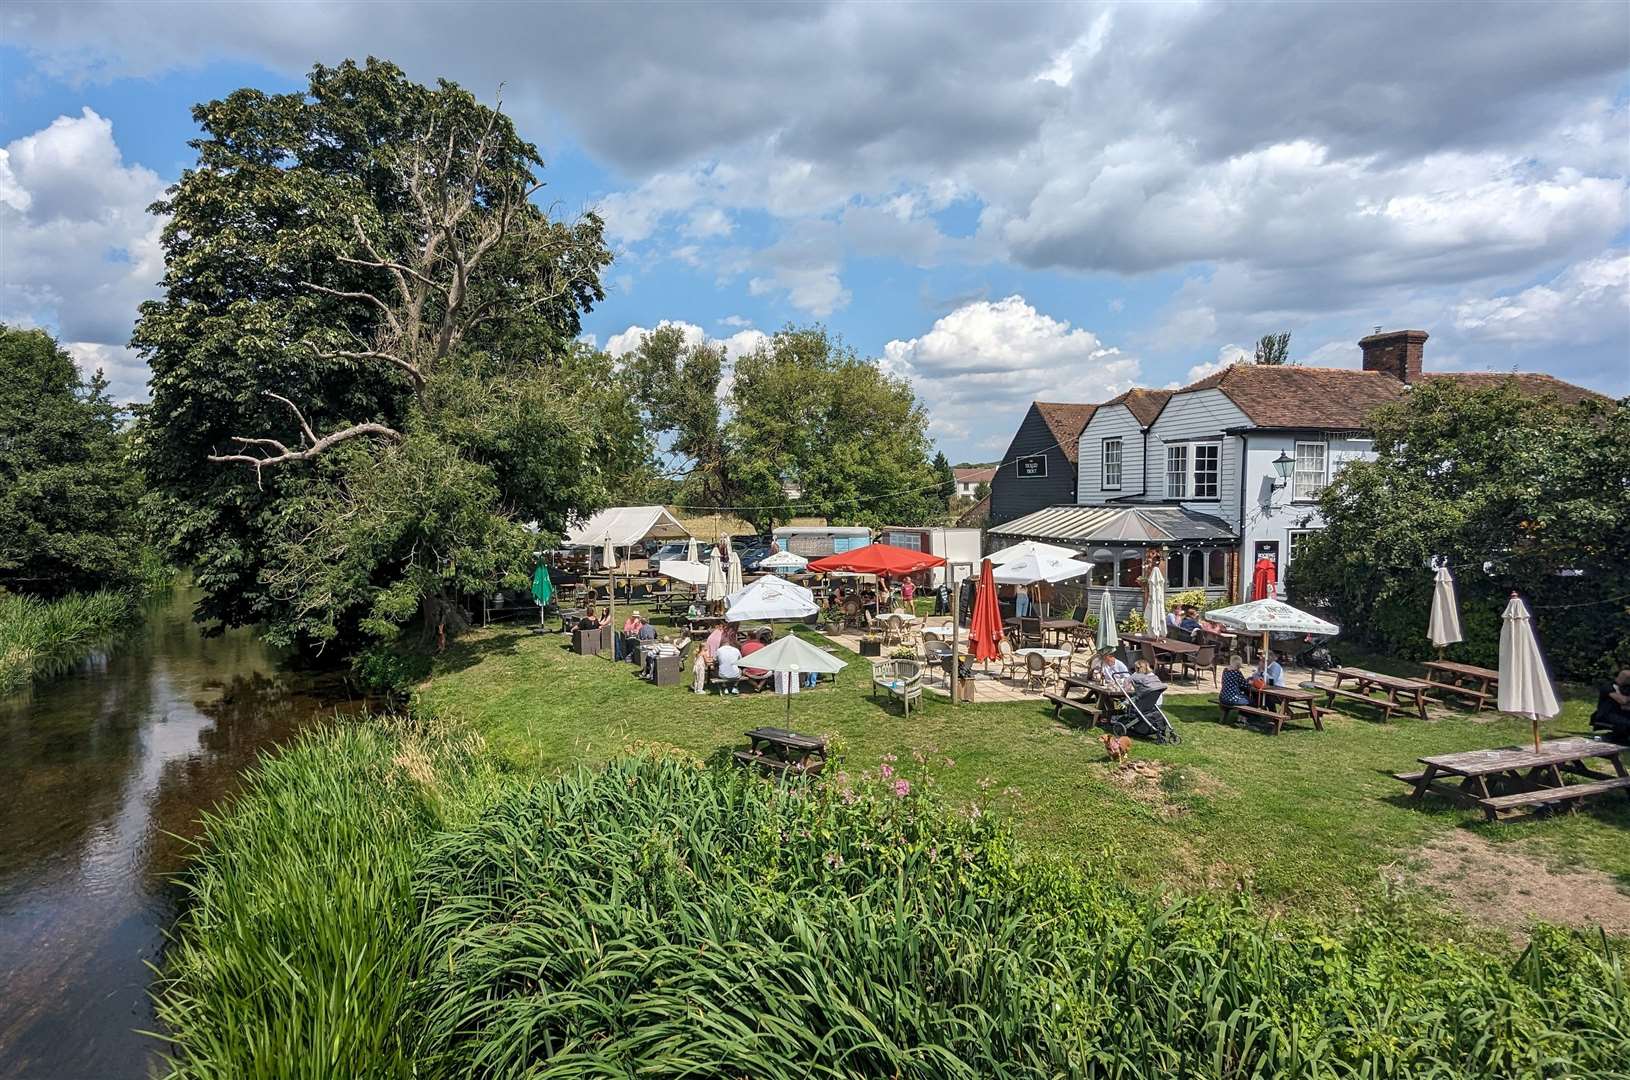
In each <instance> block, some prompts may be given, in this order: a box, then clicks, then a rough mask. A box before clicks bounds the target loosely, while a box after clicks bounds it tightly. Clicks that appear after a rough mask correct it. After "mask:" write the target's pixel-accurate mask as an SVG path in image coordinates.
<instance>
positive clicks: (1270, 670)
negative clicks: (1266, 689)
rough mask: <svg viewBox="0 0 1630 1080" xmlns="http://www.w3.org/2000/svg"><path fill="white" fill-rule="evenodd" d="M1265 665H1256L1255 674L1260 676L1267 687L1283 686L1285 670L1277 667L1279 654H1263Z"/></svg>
mask: <svg viewBox="0 0 1630 1080" xmlns="http://www.w3.org/2000/svg"><path fill="white" fill-rule="evenodd" d="M1262 658H1263V659H1264V660H1265V661H1267V663H1265V664H1261V665H1258V667H1257V669H1256V673H1257V674H1258V675H1260V676H1262V681H1263V682H1265V683H1267V684H1268V685H1269V686H1284V685H1285V669H1284V668H1283V667H1281V666H1280V665H1279V654H1278V653H1275V652H1270V653H1264V654H1263V657H1262Z"/></svg>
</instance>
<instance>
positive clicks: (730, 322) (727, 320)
mask: <svg viewBox="0 0 1630 1080" xmlns="http://www.w3.org/2000/svg"><path fill="white" fill-rule="evenodd" d="M719 325H720V326H752V325H753V320H751V319H749V318H746V317H745V316H742V315H726V316H725V317H724V318H722V319H720V320H719Z"/></svg>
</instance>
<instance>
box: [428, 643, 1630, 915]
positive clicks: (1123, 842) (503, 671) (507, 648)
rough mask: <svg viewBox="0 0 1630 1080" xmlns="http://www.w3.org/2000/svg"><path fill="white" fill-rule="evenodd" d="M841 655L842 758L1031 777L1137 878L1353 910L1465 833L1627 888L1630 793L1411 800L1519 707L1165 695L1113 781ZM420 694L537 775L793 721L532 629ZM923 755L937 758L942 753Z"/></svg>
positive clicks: (1030, 819)
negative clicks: (1527, 816)
mask: <svg viewBox="0 0 1630 1080" xmlns="http://www.w3.org/2000/svg"><path fill="white" fill-rule="evenodd" d="M841 655H842V656H843V658H844V659H845V660H848V661H849V662H850V666H849V667H848V668H846V669H845V670H844V672H843V673H842V674H841V675H840V676H839V681H838V685H837V686H836V687H835V688H829V687H826V686H823V687H822V688H821V689H819V690H816V691H813V692H806V693H803V694H800V695H798V696H797V697H795V698H794V699H793V701H792V721H791V726H792V727H793V728H794V729H795V730H799V731H804V732H811V733H820V734H824V735H827V736H829V737H832V738H834V739H835V740H837V745H838V747H839V748H840V750H841V752H842V754H843V762H842V765H841V767H842V768H845V769H848V770H850V771H860V770H865V769H874V768H876V767H877V766H878V764H879V762H880V761H881V760H882V759H883V757H884V755H888V754H894V755H897V756H898V758H899V760H898V762H896V763H895V767H896V768H898V769H899V770H900V771H901V772H902V774H903V775H905V776H907V777H908V778H910V779H912V780H913V782H921V781H922V780H923V779H924V778H925V775H926V774H927V773H928V772H930V771H931V773H932V780H933V782H934V783H935V784H937V785H938V786H939V787H940V789H941V790H942V791H944V792H946V793H948V794H950V795H952V796H953V797H957V798H963V797H969V798H971V797H972V796H974V795H975V794H977V793H978V792H979V791H980V790H981V784H982V783H984V784H986V785H987V786H988V787H989V789H990V791H991V792H993V793H994V792H1002V791H1007V789H1016V790H1012V791H1007V793H1006V794H1004V795H1002V796H1001V797H1000V798H998V799H997V800H996V802H997V805H998V806H1001V807H1004V808H1005V809H1006V810H1007V811H1008V812H1009V813H1010V814H1011V815H1012V816H1013V818H1014V820H1015V822H1016V824H1017V826H1018V828H1019V831H1020V834H1021V836H1022V837H1024V838H1025V839H1026V840H1028V841H1029V842H1030V843H1031V844H1032V845H1034V846H1035V848H1036V849H1038V850H1043V851H1047V852H1050V853H1053V854H1059V855H1064V856H1066V857H1076V858H1082V859H1094V858H1102V857H1104V852H1106V851H1107V850H1111V849H1112V850H1113V851H1114V852H1115V853H1116V857H1118V858H1119V859H1120V861H1121V863H1122V866H1123V868H1124V870H1125V872H1126V873H1127V874H1128V876H1130V877H1131V878H1132V879H1133V880H1135V881H1138V882H1141V883H1149V884H1154V883H1172V884H1177V885H1181V886H1184V887H1187V888H1191V889H1192V888H1214V889H1232V888H1239V887H1243V888H1245V889H1247V890H1248V891H1251V892H1253V893H1255V894H1257V895H1258V896H1260V897H1261V898H1263V899H1265V900H1267V901H1268V902H1269V903H1270V904H1273V905H1285V906H1290V907H1295V908H1298V909H1301V910H1307V911H1330V912H1338V911H1343V910H1351V908H1352V905H1353V903H1354V902H1355V901H1356V900H1359V899H1361V898H1363V897H1366V896H1369V895H1372V894H1373V893H1374V892H1375V891H1376V890H1377V889H1378V888H1379V884H1380V881H1381V870H1382V868H1384V867H1387V866H1389V865H1394V864H1399V863H1406V862H1408V861H1409V860H1410V859H1411V858H1412V857H1413V856H1414V853H1416V852H1417V851H1418V850H1419V849H1420V848H1421V847H1422V846H1423V845H1425V844H1426V843H1428V842H1430V841H1431V840H1433V839H1435V838H1437V839H1441V838H1444V837H1453V836H1455V835H1457V834H1458V835H1472V836H1476V837H1480V838H1482V839H1483V840H1486V841H1489V842H1493V843H1496V844H1509V845H1514V847H1515V848H1516V849H1517V850H1519V851H1521V852H1522V853H1523V854H1525V855H1526V856H1528V857H1529V858H1531V859H1537V860H1539V861H1540V862H1542V863H1545V864H1546V865H1548V866H1552V867H1562V866H1567V865H1579V866H1585V867H1591V868H1595V869H1597V870H1601V871H1604V872H1605V873H1607V874H1608V875H1610V876H1611V878H1612V879H1613V880H1614V881H1615V882H1616V883H1617V885H1618V887H1619V888H1620V889H1621V890H1623V891H1630V844H1626V843H1625V839H1626V830H1627V828H1630V809H1627V803H1626V801H1625V800H1623V799H1615V800H1610V801H1601V800H1599V801H1597V802H1596V803H1594V804H1593V805H1591V806H1590V807H1589V808H1587V809H1585V810H1584V811H1582V812H1580V813H1576V814H1571V815H1563V816H1560V817H1556V818H1550V819H1545V820H1537V821H1530V822H1526V823H1505V824H1502V825H1498V826H1488V825H1485V824H1484V823H1483V822H1482V818H1481V815H1480V814H1473V813H1471V812H1468V811H1464V810H1459V809H1454V808H1450V807H1448V806H1446V805H1445V804H1444V803H1443V802H1442V801H1441V800H1431V801H1429V802H1428V804H1427V806H1426V808H1424V809H1422V808H1420V807H1416V806H1413V805H1409V804H1407V803H1406V802H1405V799H1404V797H1405V796H1406V794H1407V790H1408V789H1407V788H1405V787H1404V785H1402V784H1400V783H1399V782H1398V781H1397V780H1394V779H1392V778H1391V776H1390V775H1389V774H1390V773H1391V772H1393V771H1403V770H1406V769H1409V768H1411V767H1413V763H1414V761H1415V758H1416V757H1418V756H1420V755H1423V754H1436V753H1448V752H1453V751H1458V750H1471V749H1483V748H1488V747H1494V746H1502V745H1507V744H1510V743H1514V742H1520V741H1521V740H1522V739H1524V738H1526V736H1527V730H1528V729H1527V724H1526V722H1524V721H1520V720H1516V719H1514V718H1511V717H1505V716H1499V715H1497V714H1493V713H1488V712H1485V713H1483V714H1482V716H1481V717H1480V718H1474V717H1472V716H1471V715H1470V714H1455V715H1453V716H1452V717H1446V718H1443V719H1434V720H1432V721H1429V722H1426V723H1422V722H1420V721H1419V720H1418V719H1400V720H1398V721H1397V722H1395V723H1390V724H1387V723H1381V722H1379V721H1375V720H1369V719H1359V718H1354V717H1348V716H1343V715H1340V714H1332V715H1330V716H1328V717H1327V718H1326V720H1325V728H1326V730H1325V731H1324V732H1323V733H1322V734H1321V733H1318V732H1314V731H1311V730H1303V729H1297V730H1294V731H1293V730H1291V729H1289V728H1287V729H1286V731H1285V733H1284V734H1283V735H1281V736H1279V737H1277V738H1274V737H1271V736H1266V735H1263V734H1259V733H1257V732H1254V731H1248V730H1242V729H1238V728H1233V727H1226V726H1223V725H1220V724H1218V723H1217V722H1216V715H1217V710H1216V706H1215V704H1214V698H1211V697H1202V696H1193V697H1187V696H1177V697H1169V698H1168V700H1169V701H1170V702H1172V704H1171V705H1170V707H1169V708H1168V710H1167V711H1168V715H1170V716H1171V717H1172V719H1173V720H1174V721H1175V722H1176V723H1177V725H1178V726H1179V728H1180V729H1181V731H1182V734H1183V742H1182V744H1181V745H1179V746H1169V747H1168V746H1157V745H1153V744H1151V743H1147V742H1139V743H1137V745H1136V746H1135V748H1134V750H1133V756H1134V757H1135V758H1137V759H1140V760H1144V761H1150V762H1156V763H1159V764H1161V765H1162V766H1164V769H1163V772H1162V775H1161V776H1160V777H1159V778H1158V779H1151V780H1150V781H1149V782H1147V783H1144V784H1141V785H1133V786H1131V787H1128V786H1126V785H1124V784H1122V783H1118V782H1116V780H1115V779H1112V773H1113V771H1114V770H1113V768H1112V766H1111V765H1110V763H1109V762H1108V760H1107V759H1106V755H1105V753H1104V751H1103V748H1102V747H1101V746H1100V745H1099V743H1098V741H1097V735H1096V733H1095V732H1092V731H1088V730H1085V729H1083V728H1078V727H1070V726H1066V725H1064V724H1060V723H1058V722H1056V721H1054V720H1053V718H1052V715H1051V710H1050V708H1048V707H1044V706H1043V705H1042V704H1030V703H1022V704H994V703H992V704H979V703H974V704H964V705H960V706H957V707H952V706H951V705H950V704H949V703H948V702H947V701H945V700H944V699H940V698H936V697H934V696H933V695H925V699H924V707H923V708H922V710H921V711H920V712H919V711H916V710H913V713H912V716H911V719H910V722H909V723H908V722H906V721H905V720H903V719H902V718H901V715H900V713H899V710H898V706H893V707H889V706H886V705H885V703H884V702H883V701H881V700H878V701H873V700H872V698H871V697H870V679H869V672H870V668H869V666H868V664H867V663H866V662H863V661H861V660H860V658H859V657H856V656H853V655H852V654H848V653H842V654H841ZM1343 658H1344V659H1345V660H1348V661H1349V662H1352V661H1353V660H1354V659H1356V658H1353V657H1349V656H1347V655H1346V654H1345V653H1344V654H1343ZM1365 663H1367V664H1369V665H1370V666H1376V667H1380V666H1382V665H1381V662H1380V661H1376V660H1373V659H1366V660H1365ZM1394 670H1397V669H1396V668H1395V669H1394ZM420 700H421V702H422V704H423V705H424V706H427V707H428V708H430V709H432V710H433V711H436V712H438V713H441V714H443V715H456V716H458V717H461V718H463V719H464V720H466V721H468V722H469V723H471V724H473V725H474V727H475V728H476V729H477V730H478V731H480V732H481V733H482V734H483V735H484V736H485V737H486V739H487V741H488V744H489V746H490V748H491V750H492V751H493V752H494V753H495V754H497V755H498V757H499V758H500V760H501V761H502V762H503V763H504V764H505V765H507V766H508V767H510V768H513V769H515V770H517V771H520V772H525V773H537V774H549V773H553V772H558V771H560V770H563V769H567V768H569V767H571V766H573V765H575V764H577V763H580V762H600V761H603V760H605V759H607V758H609V757H611V756H614V755H615V754H616V753H617V752H618V751H620V750H621V749H622V748H623V747H624V746H625V745H626V744H628V743H630V742H633V741H660V742H667V743H672V744H674V745H677V746H680V747H683V748H685V749H688V750H691V751H694V752H696V753H698V754H702V755H709V754H712V753H714V752H715V751H718V750H720V749H723V748H733V747H737V746H740V745H743V740H742V738H741V733H742V732H744V731H746V730H747V729H749V728H752V727H756V726H759V725H762V724H772V723H773V724H779V723H780V722H781V720H782V717H783V707H784V703H783V701H782V700H781V699H778V698H776V697H774V696H773V695H768V694H766V695H759V696H749V695H744V696H741V697H731V698H720V697H717V696H711V695H710V696H707V697H698V696H696V695H693V694H691V693H690V692H689V691H688V690H686V689H685V688H682V687H662V688H658V687H653V686H649V685H647V684H645V683H644V682H642V681H641V680H639V679H638V678H636V677H635V674H634V671H633V668H632V665H629V664H616V663H613V662H611V661H609V660H606V659H603V658H601V657H579V656H575V655H573V654H572V653H570V652H569V651H568V650H567V648H566V638H565V637H563V636H561V635H553V634H550V635H535V634H532V633H530V632H527V631H525V630H520V629H492V630H486V631H481V632H478V633H475V634H472V635H471V636H470V637H469V638H467V639H466V640H464V641H463V642H461V643H460V644H459V645H457V646H456V647H454V648H452V649H450V650H449V651H448V653H447V654H446V655H445V656H444V657H443V658H442V659H441V661H440V662H439V664H438V666H437V669H436V671H435V673H434V674H433V676H432V677H431V679H430V680H428V681H427V682H426V683H425V684H424V685H423V687H422V688H421V694H420ZM1593 703H1594V699H1593V698H1592V699H1589V700H1587V697H1586V696H1585V694H1584V692H1583V691H1582V690H1580V689H1577V688H1576V689H1575V690H1574V691H1573V692H1570V693H1568V694H1567V696H1566V702H1565V704H1566V707H1565V710H1564V712H1563V714H1562V715H1561V716H1559V717H1557V718H1555V720H1554V721H1553V722H1552V723H1550V724H1548V725H1546V726H1545V728H1544V733H1545V734H1546V735H1548V736H1549V735H1561V734H1565V733H1569V732H1580V731H1583V730H1586V729H1587V728H1588V720H1587V718H1588V716H1589V713H1590V709H1591V707H1592V705H1593ZM914 752H919V753H922V754H924V755H926V756H928V758H929V766H928V767H925V766H924V765H922V764H919V762H918V761H917V760H915V758H914V756H913V755H914ZM947 758H949V759H951V760H952V761H953V762H954V764H953V765H949V766H948V765H947V764H946V761H945V759H947Z"/></svg>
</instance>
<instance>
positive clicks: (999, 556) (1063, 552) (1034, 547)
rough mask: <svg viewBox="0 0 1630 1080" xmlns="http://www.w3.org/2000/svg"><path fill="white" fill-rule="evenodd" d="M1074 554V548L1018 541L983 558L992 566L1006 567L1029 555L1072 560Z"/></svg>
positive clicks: (1032, 541) (1034, 541)
mask: <svg viewBox="0 0 1630 1080" xmlns="http://www.w3.org/2000/svg"><path fill="white" fill-rule="evenodd" d="M1075 554H1076V552H1075V549H1074V548H1067V547H1059V546H1058V545H1057V544H1043V543H1041V542H1039V541H1036V540H1020V541H1019V542H1018V543H1017V544H1011V545H1009V546H1008V547H1005V548H1003V549H1002V550H1000V551H993V552H991V553H990V554H989V555H986V556H985V558H987V559H989V560H990V563H991V565H992V566H1006V565H1007V564H1008V563H1010V562H1017V561H1018V560H1019V559H1023V558H1027V557H1029V556H1031V555H1037V556H1041V557H1043V558H1051V559H1073V558H1075ZM998 580H1000V579H998Z"/></svg>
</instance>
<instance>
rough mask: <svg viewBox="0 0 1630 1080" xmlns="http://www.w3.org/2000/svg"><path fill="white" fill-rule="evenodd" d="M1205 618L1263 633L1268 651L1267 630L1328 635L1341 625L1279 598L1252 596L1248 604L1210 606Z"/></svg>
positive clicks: (1263, 642)
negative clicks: (1266, 598) (1267, 598)
mask: <svg viewBox="0 0 1630 1080" xmlns="http://www.w3.org/2000/svg"><path fill="white" fill-rule="evenodd" d="M1206 618H1208V619H1210V620H1211V621H1213V622H1217V623H1221V624H1222V625H1224V626H1226V627H1228V628H1229V629H1230V630H1243V631H1245V632H1246V633H1247V634H1261V635H1262V651H1263V652H1264V653H1266V652H1267V651H1268V635H1269V634H1317V635H1318V636H1320V637H1330V636H1331V635H1334V634H1339V633H1341V627H1339V626H1337V625H1336V624H1335V623H1332V622H1325V621H1324V620H1323V619H1321V618H1319V617H1318V616H1317V615H1309V614H1308V613H1307V612H1305V611H1303V610H1301V609H1300V608H1293V607H1291V606H1290V605H1289V604H1286V603H1283V602H1282V601H1279V600H1252V601H1251V602H1250V603H1249V604H1235V605H1234V606H1233V607H1225V608H1213V609H1212V610H1210V611H1208V612H1206Z"/></svg>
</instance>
